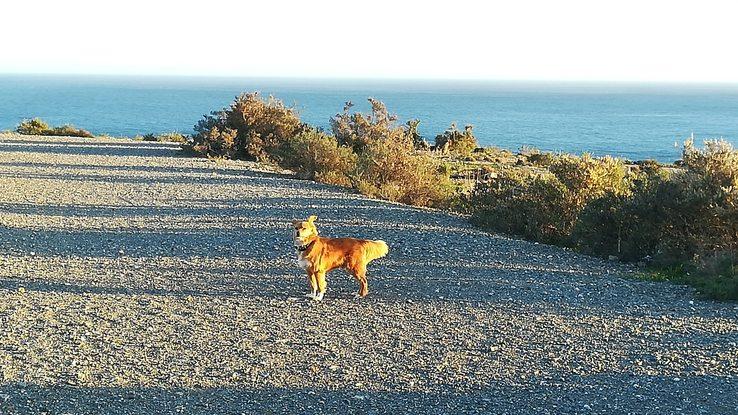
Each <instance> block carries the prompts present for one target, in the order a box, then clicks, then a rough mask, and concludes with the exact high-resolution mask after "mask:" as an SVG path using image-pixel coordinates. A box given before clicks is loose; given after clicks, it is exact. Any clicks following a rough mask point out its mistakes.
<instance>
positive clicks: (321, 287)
mask: <svg viewBox="0 0 738 415" xmlns="http://www.w3.org/2000/svg"><path fill="white" fill-rule="evenodd" d="M317 277H318V278H317V279H318V295H317V296H316V297H315V299H316V300H318V301H322V300H323V295H325V289H326V287H327V286H328V283H326V281H325V272H318V273H317Z"/></svg>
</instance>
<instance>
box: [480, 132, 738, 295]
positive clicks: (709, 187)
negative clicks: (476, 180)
mask: <svg viewBox="0 0 738 415" xmlns="http://www.w3.org/2000/svg"><path fill="white" fill-rule="evenodd" d="M682 165H683V167H682V168H681V169H671V170H672V171H667V170H665V169H663V168H661V167H660V166H658V164H656V163H640V164H639V165H638V166H634V167H632V168H631V169H626V167H625V166H624V165H623V163H622V162H620V161H617V160H613V159H610V158H602V159H595V158H592V157H589V156H583V157H574V156H568V155H564V156H557V157H556V158H555V160H554V161H553V162H552V163H551V165H550V167H549V168H548V169H547V170H545V171H541V172H534V171H529V172H528V173H521V171H513V170H509V171H503V172H502V173H501V174H500V175H499V176H498V177H497V178H496V179H494V180H492V181H491V182H489V183H483V184H480V185H478V186H477V188H476V189H475V190H474V192H473V193H472V195H471V196H470V197H469V200H468V201H467V204H466V206H467V207H468V208H469V210H470V212H471V213H472V221H474V222H475V223H477V224H480V225H482V226H485V227H488V228H490V229H493V230H497V231H501V232H508V233H513V234H518V235H521V236H523V237H526V238H528V239H532V240H537V241H543V242H548V243H554V244H559V245H566V246H572V247H575V248H577V249H578V250H580V251H582V252H585V253H589V254H595V255H601V256H611V255H612V256H616V257H618V258H621V259H623V260H628V261H638V260H648V261H652V263H653V264H654V265H656V266H659V267H668V268H669V269H675V268H679V269H681V270H683V272H684V277H683V278H682V280H680V281H683V282H689V283H691V284H693V285H695V286H698V288H700V290H702V291H703V292H705V293H707V294H708V295H710V296H712V297H716V298H733V299H738V274H737V272H738V268H737V267H736V256H737V255H736V252H738V151H736V150H734V149H733V148H732V147H731V146H730V144H729V143H727V142H725V141H719V140H718V141H708V142H706V145H705V149H703V150H700V149H697V148H695V147H694V145H693V143H692V142H687V143H685V147H684V152H683V163H682Z"/></svg>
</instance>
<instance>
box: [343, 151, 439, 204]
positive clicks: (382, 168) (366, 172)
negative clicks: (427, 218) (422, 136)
mask: <svg viewBox="0 0 738 415" xmlns="http://www.w3.org/2000/svg"><path fill="white" fill-rule="evenodd" d="M357 167H358V169H357V179H356V188H357V189H358V190H359V191H360V192H362V193H364V194H367V195H370V196H374V197H379V198H382V199H387V200H393V201H397V202H401V203H407V204H411V205H417V206H436V207H443V206H446V205H447V204H448V203H449V202H450V198H451V196H452V194H453V186H452V184H451V180H450V179H449V174H448V172H447V171H445V170H444V169H443V168H442V166H440V165H439V163H438V161H437V160H435V159H434V158H432V157H431V156H429V155H427V154H422V153H421V154H416V153H414V151H413V143H412V142H411V141H410V140H409V139H407V138H406V137H404V138H402V139H399V140H392V139H388V138H383V139H378V140H375V141H372V142H370V143H369V144H368V145H367V147H366V148H365V150H364V151H363V152H361V154H360V156H359V164H358V166H357Z"/></svg>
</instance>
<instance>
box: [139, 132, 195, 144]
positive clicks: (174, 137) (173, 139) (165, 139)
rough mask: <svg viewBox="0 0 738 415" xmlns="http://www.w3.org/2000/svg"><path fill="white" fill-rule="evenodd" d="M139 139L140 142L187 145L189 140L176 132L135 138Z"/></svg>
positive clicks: (150, 134)
mask: <svg viewBox="0 0 738 415" xmlns="http://www.w3.org/2000/svg"><path fill="white" fill-rule="evenodd" d="M136 138H139V139H140V140H141V141H154V142H159V143H181V144H184V143H188V142H189V139H188V138H187V136H186V135H184V134H180V133H178V132H174V131H173V132H171V133H163V134H158V135H156V134H152V133H149V134H144V135H143V136H140V137H136Z"/></svg>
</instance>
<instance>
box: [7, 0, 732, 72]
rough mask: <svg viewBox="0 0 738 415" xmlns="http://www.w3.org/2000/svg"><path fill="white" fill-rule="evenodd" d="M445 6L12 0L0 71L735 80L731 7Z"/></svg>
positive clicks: (641, 2) (652, 0)
mask: <svg viewBox="0 0 738 415" xmlns="http://www.w3.org/2000/svg"><path fill="white" fill-rule="evenodd" d="M435 3H436V2H430V1H427V2H424V1H417V2H415V1H402V0H391V1H389V0H374V1H346V0H340V1H333V0H327V1H321V0H314V1H305V0H302V1H289V0H282V1H278V0H270V1H246V0H240V1H230V0H225V1H212V2H206V1H199V2H190V1H157V0H146V1H142V0H126V1H118V2H107V1H82V0H65V1H58V0H56V1H46V0H42V1H39V0H5V1H3V2H1V3H0V16H2V17H1V18H0V73H82V74H130V75H188V76H191V75H195V76H239V77H240V76H243V77H261V76H269V77H300V78H313V77H315V78H397V79H468V80H477V79H485V80H554V81H557V80H558V81H626V82H628V81H634V82H640V81H646V82H648V81H658V82H730V83H734V82H738V54H737V53H736V48H735V41H736V39H738V24H735V18H736V16H738V13H737V12H738V6H734V5H733V4H732V3H733V2H731V1H714V0H700V1H675V0H673V1H660V0H638V1H632V0H618V1H597V0H588V1H579V0H557V1H532V0H514V1H513V0H507V1H480V0H477V1H467V0H454V1H443V2H437V3H438V4H435ZM736 3H738V2H736Z"/></svg>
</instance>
